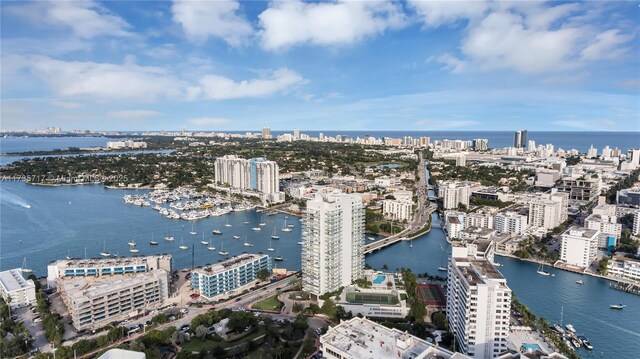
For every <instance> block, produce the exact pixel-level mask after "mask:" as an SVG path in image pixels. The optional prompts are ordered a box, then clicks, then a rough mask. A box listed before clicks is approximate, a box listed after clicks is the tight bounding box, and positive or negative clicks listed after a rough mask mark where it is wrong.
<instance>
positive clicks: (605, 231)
mask: <svg viewBox="0 0 640 359" xmlns="http://www.w3.org/2000/svg"><path fill="white" fill-rule="evenodd" d="M584 227H585V228H588V229H594V230H598V231H600V235H599V236H598V248H609V247H610V246H611V245H613V246H615V245H617V243H618V240H619V239H620V235H621V234H622V224H620V223H618V221H617V217H616V216H615V215H613V216H609V215H605V214H591V215H589V217H587V218H586V219H585V220H584ZM610 238H613V239H614V243H611V241H610Z"/></svg>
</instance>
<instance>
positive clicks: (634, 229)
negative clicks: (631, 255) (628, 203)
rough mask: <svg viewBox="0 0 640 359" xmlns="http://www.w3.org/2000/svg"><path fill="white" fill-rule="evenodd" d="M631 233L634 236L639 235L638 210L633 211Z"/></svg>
mask: <svg viewBox="0 0 640 359" xmlns="http://www.w3.org/2000/svg"><path fill="white" fill-rule="evenodd" d="M631 232H632V233H633V234H634V235H636V236H637V235H640V210H638V211H635V213H634V214H633V227H632V230H631Z"/></svg>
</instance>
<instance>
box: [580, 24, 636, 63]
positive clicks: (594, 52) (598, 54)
mask: <svg viewBox="0 0 640 359" xmlns="http://www.w3.org/2000/svg"><path fill="white" fill-rule="evenodd" d="M634 37H635V36H634V35H625V34H621V33H620V30H617V29H613V30H607V31H605V32H601V33H599V34H598V35H596V39H595V42H593V43H592V44H591V45H589V46H587V47H586V48H585V49H584V50H582V52H581V53H580V55H581V57H582V59H584V60H610V59H616V58H619V57H621V56H624V55H625V54H626V53H627V52H628V51H629V49H628V48H626V47H622V46H621V45H624V44H626V43H627V42H629V41H631V40H633V38H634Z"/></svg>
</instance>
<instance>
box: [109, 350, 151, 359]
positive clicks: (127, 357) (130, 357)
mask: <svg viewBox="0 0 640 359" xmlns="http://www.w3.org/2000/svg"><path fill="white" fill-rule="evenodd" d="M146 357H147V356H146V355H145V354H144V353H141V352H134V351H132V350H124V349H110V350H107V351H106V352H105V353H104V354H102V355H100V357H98V359H146Z"/></svg>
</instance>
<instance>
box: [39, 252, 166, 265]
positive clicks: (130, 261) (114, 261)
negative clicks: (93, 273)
mask: <svg viewBox="0 0 640 359" xmlns="http://www.w3.org/2000/svg"><path fill="white" fill-rule="evenodd" d="M163 257H167V258H170V257H171V255H170V254H162V255H153V256H145V257H117V258H87V259H84V258H72V259H60V260H57V261H53V262H51V263H50V264H49V265H57V266H58V267H67V268H85V267H86V268H89V267H90V268H94V267H111V266H119V265H136V264H144V263H147V262H148V261H149V260H152V259H155V258H163Z"/></svg>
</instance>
